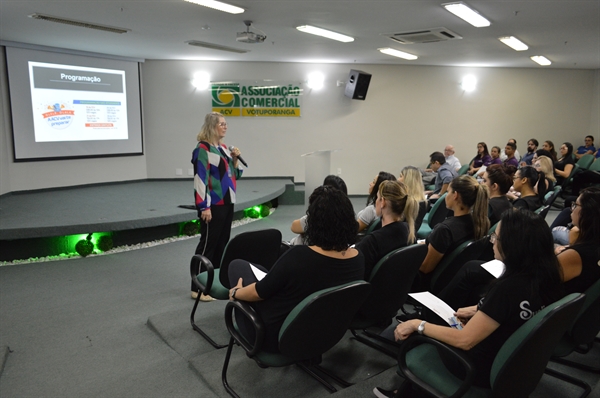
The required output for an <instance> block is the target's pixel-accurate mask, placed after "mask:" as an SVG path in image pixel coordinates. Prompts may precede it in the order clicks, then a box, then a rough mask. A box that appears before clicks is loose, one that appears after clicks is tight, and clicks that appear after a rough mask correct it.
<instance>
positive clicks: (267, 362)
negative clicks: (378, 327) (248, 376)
mask: <svg viewBox="0 0 600 398" xmlns="http://www.w3.org/2000/svg"><path fill="white" fill-rule="evenodd" d="M370 291H371V286H370V285H369V283H367V282H365V281H355V282H350V283H346V284H344V285H341V286H337V287H332V288H329V289H324V290H320V291H318V292H315V293H313V294H311V295H310V296H308V297H307V298H306V299H304V300H303V301H302V302H300V303H299V304H298V305H297V306H296V307H295V308H294V309H293V310H292V311H291V312H290V313H289V315H288V316H287V318H286V319H285V322H284V324H283V326H282V327H281V330H280V332H279V353H271V352H265V351H263V350H262V344H263V340H264V334H265V327H264V324H263V323H262V320H261V319H260V318H259V316H258V314H257V313H256V312H255V311H254V309H253V308H252V307H251V306H250V305H249V304H248V303H246V302H243V301H237V300H233V301H230V302H229V303H227V306H226V307H225V324H226V325H227V330H229V333H230V334H231V338H230V340H229V346H228V347H227V354H226V355H225V362H224V364H223V371H222V381H223V386H225V389H226V390H227V392H228V393H229V394H230V395H231V396H232V397H239V396H238V395H237V394H236V392H235V391H234V390H233V388H231V386H230V385H229V382H228V381H227V368H228V366H229V359H230V358H231V352H232V350H233V345H234V344H238V345H240V346H241V347H242V348H243V349H244V350H245V351H246V355H247V356H248V357H249V358H252V359H254V360H255V361H256V363H257V364H258V366H260V367H261V368H267V367H282V366H289V365H293V364H297V365H299V366H300V367H301V368H302V369H303V370H304V371H306V372H307V373H308V374H310V375H311V376H312V377H314V378H315V379H317V380H318V381H319V382H320V383H321V384H323V385H324V386H325V387H326V388H327V389H328V390H329V391H330V392H335V391H337V390H336V388H335V387H334V386H333V385H331V384H330V383H329V382H328V381H327V380H326V379H325V378H324V377H323V375H326V376H327V377H329V378H331V379H332V380H334V381H335V382H336V383H337V384H340V385H342V386H344V387H348V386H349V385H350V384H349V383H347V382H345V381H344V380H342V379H340V378H338V377H337V376H335V375H333V374H330V373H329V372H328V371H326V370H325V369H323V368H322V367H320V366H318V364H319V363H320V361H321V355H322V354H324V353H325V352H327V351H328V350H330V349H331V348H332V347H333V346H335V345H336V344H337V343H338V342H339V341H340V340H341V339H342V338H343V337H344V334H345V332H346V330H347V329H348V326H350V321H352V318H353V317H354V315H355V314H356V311H358V309H359V308H360V306H361V305H362V304H363V302H364V301H365V299H366V298H367V296H368V295H369V293H370ZM239 316H245V317H247V318H248V319H249V320H250V321H251V322H252V324H254V329H255V332H256V337H255V340H254V341H249V340H248V339H247V338H246V337H244V336H243V335H242V334H241V333H240V331H239V330H238V328H237V327H236V325H235V323H234V317H239ZM257 382H259V381H258V380H257Z"/></svg>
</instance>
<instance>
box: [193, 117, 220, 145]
mask: <svg viewBox="0 0 600 398" xmlns="http://www.w3.org/2000/svg"><path fill="white" fill-rule="evenodd" d="M221 118H224V116H223V115H222V114H220V113H219V112H211V113H209V114H207V115H206V116H205V117H204V124H203V125H202V128H200V132H199V133H198V136H197V137H196V139H197V140H198V142H200V141H206V142H208V143H209V144H216V143H218V142H219V140H220V138H219V132H218V131H217V125H218V124H219V119H221Z"/></svg>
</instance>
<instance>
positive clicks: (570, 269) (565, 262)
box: [556, 250, 583, 282]
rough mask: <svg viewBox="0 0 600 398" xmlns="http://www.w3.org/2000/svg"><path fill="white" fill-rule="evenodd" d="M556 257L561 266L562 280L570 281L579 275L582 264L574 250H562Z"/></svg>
mask: <svg viewBox="0 0 600 398" xmlns="http://www.w3.org/2000/svg"><path fill="white" fill-rule="evenodd" d="M556 258H558V263H559V264H560V267H561V268H562V277H563V282H566V281H570V280H571V279H573V278H575V277H578V276H579V275H581V269H582V267H583V264H582V262H581V256H580V255H579V253H577V251H576V250H564V251H562V252H561V253H559V254H558V256H556Z"/></svg>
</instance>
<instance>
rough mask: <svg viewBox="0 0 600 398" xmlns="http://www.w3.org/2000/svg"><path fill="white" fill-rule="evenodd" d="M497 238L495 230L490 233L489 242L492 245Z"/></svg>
mask: <svg viewBox="0 0 600 398" xmlns="http://www.w3.org/2000/svg"><path fill="white" fill-rule="evenodd" d="M497 240H498V235H496V233H495V232H492V234H491V235H490V243H491V244H492V245H493V244H494V243H496V241H497Z"/></svg>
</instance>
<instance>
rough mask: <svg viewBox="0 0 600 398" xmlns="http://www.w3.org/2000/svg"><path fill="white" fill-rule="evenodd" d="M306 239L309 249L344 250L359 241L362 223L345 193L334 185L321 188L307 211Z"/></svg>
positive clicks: (318, 188)
mask: <svg viewBox="0 0 600 398" xmlns="http://www.w3.org/2000/svg"><path fill="white" fill-rule="evenodd" d="M306 215H307V219H306V231H305V234H304V236H305V238H306V241H307V244H308V245H309V246H318V247H320V248H321V249H323V250H335V251H344V250H347V249H348V247H349V246H350V245H351V244H353V243H354V242H355V241H356V234H357V232H358V224H357V223H356V219H355V218H354V208H353V207H352V202H350V199H348V196H346V195H345V194H344V193H343V192H342V191H340V190H339V189H337V188H334V187H331V186H327V185H325V186H320V187H317V188H316V189H315V190H314V191H313V193H312V194H311V195H310V198H309V205H308V210H306Z"/></svg>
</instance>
